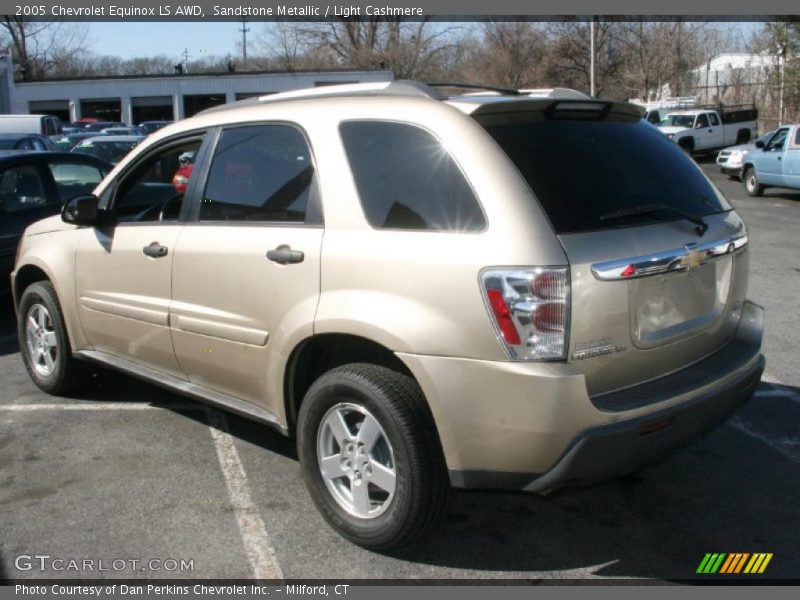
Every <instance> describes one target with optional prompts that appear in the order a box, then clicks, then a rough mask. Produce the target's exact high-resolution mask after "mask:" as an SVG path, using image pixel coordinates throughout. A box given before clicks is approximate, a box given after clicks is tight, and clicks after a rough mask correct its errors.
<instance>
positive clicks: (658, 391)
mask: <svg viewBox="0 0 800 600" xmlns="http://www.w3.org/2000/svg"><path fill="white" fill-rule="evenodd" d="M762 332H763V309H761V307H759V306H757V305H755V304H752V303H745V305H744V306H743V309H742V316H741V321H740V324H739V327H738V331H737V334H736V336H735V338H734V339H733V340H732V341H731V342H730V343H729V344H728V345H726V346H725V347H724V348H722V349H720V350H719V351H718V352H716V353H714V354H713V355H711V356H709V357H707V358H706V359H704V360H701V361H699V362H697V363H695V364H693V365H690V366H689V367H686V368H685V369H683V370H681V371H680V372H678V373H673V374H670V375H667V376H665V377H661V378H659V379H657V380H654V381H648V382H646V383H643V384H641V385H637V386H634V387H632V388H627V389H625V390H621V391H619V392H615V393H611V394H606V395H605V396H602V397H593V398H590V397H589V396H588V394H587V391H586V383H585V380H584V378H583V374H582V373H580V372H579V371H578V370H577V369H575V367H574V366H572V365H570V364H569V363H519V362H491V361H477V360H467V359H455V358H449V357H431V356H418V355H408V354H398V357H399V358H400V359H401V360H403V362H404V363H405V364H406V365H407V366H408V368H409V369H410V370H411V372H412V373H413V374H414V376H415V377H416V379H417V381H418V382H419V383H420V385H421V387H422V389H423V392H424V393H425V396H426V398H427V399H428V402H429V404H430V406H431V411H432V413H433V416H434V420H435V421H436V426H437V429H438V432H439V437H440V439H441V442H442V447H443V449H444V453H445V459H446V460H447V465H448V468H449V471H450V479H451V483H452V484H453V485H454V486H455V487H460V488H484V489H515V490H526V491H531V492H536V493H540V494H546V493H548V492H551V491H553V490H555V489H557V488H559V487H563V486H565V485H570V484H584V483H591V482H593V481H596V480H600V479H605V478H608V477H613V476H617V475H622V474H625V473H628V472H631V471H634V470H636V469H638V468H640V467H641V466H644V465H646V464H648V463H651V462H654V461H657V460H658V459H660V458H662V457H663V456H665V455H666V454H668V453H669V452H670V451H672V450H674V449H675V448H678V447H680V446H681V445H684V444H685V443H687V442H689V441H690V440H691V439H692V438H694V437H695V436H697V435H700V434H702V433H704V432H706V431H708V430H710V429H712V428H713V427H714V426H715V425H717V424H719V423H720V422H722V421H723V420H725V419H726V418H727V417H728V416H729V415H730V414H731V413H732V412H734V411H735V410H736V409H737V408H738V407H739V406H740V405H741V404H743V403H744V402H746V401H747V400H748V399H749V398H751V397H752V395H753V392H754V391H755V389H756V387H757V385H758V382H759V380H760V378H761V373H762V372H763V370H764V364H765V361H764V357H763V356H762V355H761V338H762Z"/></svg>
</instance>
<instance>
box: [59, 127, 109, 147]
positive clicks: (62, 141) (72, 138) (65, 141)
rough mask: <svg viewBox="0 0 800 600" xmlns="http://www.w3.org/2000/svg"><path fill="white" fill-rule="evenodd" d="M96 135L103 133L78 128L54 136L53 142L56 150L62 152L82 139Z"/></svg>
mask: <svg viewBox="0 0 800 600" xmlns="http://www.w3.org/2000/svg"><path fill="white" fill-rule="evenodd" d="M98 135H103V134H99V133H95V132H94V131H86V130H79V131H75V132H73V133H68V134H67V135H62V136H61V137H57V138H55V140H54V143H55V146H56V150H60V151H62V152H69V151H70V150H72V149H73V148H74V147H75V146H76V145H77V144H78V143H80V142H82V141H83V140H88V139H89V138H92V137H97V136H98Z"/></svg>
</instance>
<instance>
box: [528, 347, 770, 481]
mask: <svg viewBox="0 0 800 600" xmlns="http://www.w3.org/2000/svg"><path fill="white" fill-rule="evenodd" d="M765 362H766V361H765V360H764V357H763V356H762V355H760V354H759V356H758V359H757V360H756V362H755V364H753V365H752V366H750V367H749V368H748V370H747V372H746V373H744V374H743V375H742V376H741V377H739V378H737V379H736V380H735V381H732V382H730V383H729V384H728V385H726V386H725V387H724V388H722V389H718V390H716V391H714V392H713V393H710V394H705V395H703V396H700V397H697V398H695V399H693V400H691V401H689V402H685V403H683V404H681V405H679V406H677V407H675V408H670V409H667V410H661V411H657V412H654V413H650V414H647V415H645V416H642V417H639V418H637V419H631V420H628V421H623V422H621V423H614V424H611V425H603V426H600V427H595V428H592V429H589V430H587V431H584V432H583V433H582V434H580V435H579V436H578V438H577V439H576V440H575V441H574V442H573V444H572V445H571V447H570V448H569V450H568V451H567V452H566V453H565V454H564V456H563V457H562V458H561V459H560V460H559V461H558V462H557V463H556V465H555V466H554V467H553V468H552V469H550V470H549V471H547V473H545V474H544V475H542V476H540V477H536V478H535V479H534V480H533V481H531V482H530V483H528V484H527V485H526V486H524V489H525V490H526V491H529V492H537V493H540V494H547V493H549V492H551V491H554V490H556V489H558V488H560V487H563V486H566V485H585V484H589V483H592V482H594V481H598V480H602V479H607V478H609V477H614V476H618V475H624V474H625V473H630V472H633V471H635V470H637V469H639V468H641V467H642V466H644V465H647V464H650V463H653V462H657V461H658V460H660V459H662V458H664V457H665V456H667V455H669V454H670V453H671V452H672V451H673V450H674V449H676V448H679V447H681V446H683V445H684V444H686V443H687V442H688V441H690V440H691V439H693V438H694V437H696V436H698V435H701V434H703V433H706V432H708V431H710V430H711V429H713V428H714V427H716V426H717V425H719V424H720V423H722V422H723V421H724V420H725V419H727V418H728V417H729V416H730V415H731V413H733V412H734V411H735V410H736V409H738V408H739V407H740V406H741V405H742V404H744V403H745V402H747V401H748V400H749V399H750V398H751V397H752V396H753V392H755V390H756V387H757V386H758V383H759V381H760V380H761V374H762V373H763V371H764V365H765Z"/></svg>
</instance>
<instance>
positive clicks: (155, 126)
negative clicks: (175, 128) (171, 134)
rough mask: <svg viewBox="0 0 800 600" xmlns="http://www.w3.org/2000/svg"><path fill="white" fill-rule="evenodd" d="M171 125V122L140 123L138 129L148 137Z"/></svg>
mask: <svg viewBox="0 0 800 600" xmlns="http://www.w3.org/2000/svg"><path fill="white" fill-rule="evenodd" d="M171 123H173V121H142V122H141V123H139V128H140V129H142V130H143V131H144V132H145V134H147V135H150V134H151V133H155V132H156V131H158V130H159V129H161V128H163V127H166V126H167V125H170V124H171Z"/></svg>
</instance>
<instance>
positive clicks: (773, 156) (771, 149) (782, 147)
mask: <svg viewBox="0 0 800 600" xmlns="http://www.w3.org/2000/svg"><path fill="white" fill-rule="evenodd" d="M742 173H743V176H742V177H743V179H742V181H743V182H744V187H745V190H746V191H747V194H748V195H749V196H760V195H761V194H763V193H764V190H765V189H766V188H768V187H773V186H776V187H786V188H792V189H795V190H798V189H800V125H797V124H795V125H786V126H784V127H779V128H778V129H777V131H775V133H774V134H773V135H772V137H770V138H769V140H768V141H767V142H764V141H763V140H758V141H757V142H756V149H755V150H753V151H751V152H748V154H747V156H746V157H745V159H744V165H743V166H742Z"/></svg>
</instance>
